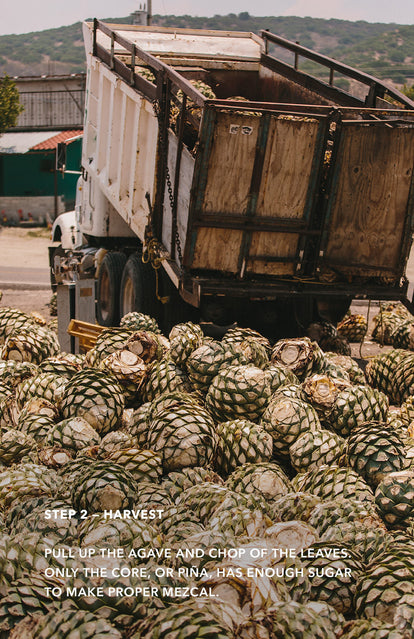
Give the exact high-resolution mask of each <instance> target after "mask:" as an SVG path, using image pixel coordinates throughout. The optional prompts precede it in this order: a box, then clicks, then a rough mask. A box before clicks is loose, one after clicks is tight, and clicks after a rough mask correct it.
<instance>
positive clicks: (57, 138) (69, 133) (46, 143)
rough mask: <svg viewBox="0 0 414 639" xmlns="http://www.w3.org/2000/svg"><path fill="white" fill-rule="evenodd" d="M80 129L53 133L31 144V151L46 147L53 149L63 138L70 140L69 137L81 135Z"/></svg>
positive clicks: (63, 140) (45, 148)
mask: <svg viewBox="0 0 414 639" xmlns="http://www.w3.org/2000/svg"><path fill="white" fill-rule="evenodd" d="M81 134H82V131H81V130H80V129H76V130H75V129H74V130H72V131H61V132H60V133H57V134H55V135H53V136H52V137H51V138H49V139H47V140H44V142H40V143H39V144H36V145H35V146H32V148H31V149H30V150H31V151H45V150H47V149H55V148H56V147H57V145H58V143H59V142H65V140H70V138H74V137H76V136H77V135H81Z"/></svg>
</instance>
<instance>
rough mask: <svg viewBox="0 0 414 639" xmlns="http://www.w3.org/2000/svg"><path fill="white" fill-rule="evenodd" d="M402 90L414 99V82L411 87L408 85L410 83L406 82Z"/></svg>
mask: <svg viewBox="0 0 414 639" xmlns="http://www.w3.org/2000/svg"><path fill="white" fill-rule="evenodd" d="M402 92H403V93H404V94H405V95H406V96H407V98H410V100H414V84H412V85H411V86H410V87H409V86H408V84H404V86H403V88H402Z"/></svg>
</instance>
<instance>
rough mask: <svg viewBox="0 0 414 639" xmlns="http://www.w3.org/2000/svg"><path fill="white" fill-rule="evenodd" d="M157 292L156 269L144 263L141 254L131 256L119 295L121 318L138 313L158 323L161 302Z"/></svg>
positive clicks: (126, 265)
mask: <svg viewBox="0 0 414 639" xmlns="http://www.w3.org/2000/svg"><path fill="white" fill-rule="evenodd" d="M155 290H156V282H155V274H154V269H153V268H152V267H151V266H150V265H149V264H144V263H143V262H142V259H141V253H140V252H138V253H136V254H134V255H131V256H130V257H129V258H128V261H127V262H126V264H125V266H124V270H123V272H122V279H121V286H120V294H119V309H120V316H121V317H123V316H124V315H126V314H127V313H131V312H133V311H138V312H139V313H145V314H146V315H150V316H151V317H154V318H155V319H156V320H157V321H158V319H159V315H160V308H159V307H160V302H159V301H158V300H157V298H156V294H155Z"/></svg>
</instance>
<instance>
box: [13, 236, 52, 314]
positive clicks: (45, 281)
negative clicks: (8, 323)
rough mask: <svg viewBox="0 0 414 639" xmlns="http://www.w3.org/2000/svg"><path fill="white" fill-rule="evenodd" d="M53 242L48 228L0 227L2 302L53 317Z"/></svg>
mask: <svg viewBox="0 0 414 639" xmlns="http://www.w3.org/2000/svg"><path fill="white" fill-rule="evenodd" d="M50 244H51V242H50V231H49V230H48V229H46V228H40V229H39V228H34V229H23V228H8V227H0V291H2V293H3V297H2V299H1V301H0V305H2V306H12V307H14V308H19V309H21V310H22V311H28V312H30V311H37V312H38V313H41V314H42V315H44V317H45V319H49V307H48V306H47V304H48V302H49V301H50V297H51V294H52V293H51V289H50V277H49V257H48V246H49V245H50Z"/></svg>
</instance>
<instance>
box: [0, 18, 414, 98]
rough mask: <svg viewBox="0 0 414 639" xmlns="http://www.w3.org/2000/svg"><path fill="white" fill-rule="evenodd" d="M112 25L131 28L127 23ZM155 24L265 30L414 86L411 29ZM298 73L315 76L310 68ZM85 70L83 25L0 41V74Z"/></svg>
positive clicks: (215, 21) (226, 21)
mask: <svg viewBox="0 0 414 639" xmlns="http://www.w3.org/2000/svg"><path fill="white" fill-rule="evenodd" d="M109 21H110V22H122V23H129V22H131V18H130V17H124V18H111V19H109ZM153 24H156V25H161V26H166V27H187V28H205V29H226V30H238V31H253V32H258V31H259V30H260V29H269V30H270V31H272V32H273V33H277V34H278V35H281V36H283V37H285V38H288V39H289V40H294V41H298V42H300V44H302V45H303V46H306V47H309V48H312V49H315V50H316V51H319V52H320V53H323V54H325V55H329V56H331V57H333V58H336V59H337V60H340V61H342V62H345V63H346V64H349V65H351V66H354V67H357V68H359V69H362V70H364V71H366V72H367V73H370V74H372V75H375V76H378V77H379V78H381V79H387V80H391V81H392V82H393V83H394V84H396V85H402V84H412V83H413V81H414V26H411V25H398V24H393V23H392V24H383V23H369V22H364V21H358V22H350V21H346V20H335V19H332V20H322V19H318V18H297V17H274V16H264V17H256V16H251V15H249V13H247V12H243V13H239V14H238V15H236V14H234V13H230V14H228V15H226V16H219V15H216V16H214V17H212V18H203V17H194V16H189V15H183V16H173V15H171V16H160V15H155V16H154V18H153ZM301 68H303V69H304V70H308V71H313V67H312V65H311V64H310V63H306V62H303V63H302V65H301ZM84 70H85V55H84V49H83V42H82V28H81V23H80V22H77V23H75V24H72V25H70V26H66V27H60V28H58V29H47V30H45V31H38V32H34V33H27V34H22V35H5V36H0V74H1V73H8V74H9V75H37V74H43V73H49V74H60V73H77V72H80V71H84Z"/></svg>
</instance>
